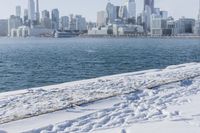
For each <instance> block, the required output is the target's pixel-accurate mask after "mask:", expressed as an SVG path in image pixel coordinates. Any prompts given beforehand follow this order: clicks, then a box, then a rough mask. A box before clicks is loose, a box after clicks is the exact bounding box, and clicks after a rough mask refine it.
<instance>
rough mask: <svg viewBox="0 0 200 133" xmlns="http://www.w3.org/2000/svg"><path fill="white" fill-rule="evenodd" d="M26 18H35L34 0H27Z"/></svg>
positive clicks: (33, 19)
mask: <svg viewBox="0 0 200 133" xmlns="http://www.w3.org/2000/svg"><path fill="white" fill-rule="evenodd" d="M28 19H29V20H30V21H31V22H33V21H35V20H36V18H35V2H34V0H28Z"/></svg>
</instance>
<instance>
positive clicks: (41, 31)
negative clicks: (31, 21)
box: [29, 26, 53, 37]
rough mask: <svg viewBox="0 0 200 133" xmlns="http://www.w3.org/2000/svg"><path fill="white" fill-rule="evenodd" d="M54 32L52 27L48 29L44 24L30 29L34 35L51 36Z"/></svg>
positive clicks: (30, 34)
mask: <svg viewBox="0 0 200 133" xmlns="http://www.w3.org/2000/svg"><path fill="white" fill-rule="evenodd" d="M52 33H53V30H52V29H47V28H44V27H42V26H36V27H34V28H31V29H30V31H29V36H34V37H42V36H51V35H52Z"/></svg>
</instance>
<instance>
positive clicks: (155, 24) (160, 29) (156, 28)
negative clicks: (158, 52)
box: [151, 14, 167, 36]
mask: <svg viewBox="0 0 200 133" xmlns="http://www.w3.org/2000/svg"><path fill="white" fill-rule="evenodd" d="M166 29H167V20H166V19H163V18H162V16H161V15H156V14H153V15H152V16H151V35H152V36H162V35H164V34H165V30H166Z"/></svg>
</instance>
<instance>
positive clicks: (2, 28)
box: [0, 19, 8, 36]
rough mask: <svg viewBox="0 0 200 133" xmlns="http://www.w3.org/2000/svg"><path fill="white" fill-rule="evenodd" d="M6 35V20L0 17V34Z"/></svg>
mask: <svg viewBox="0 0 200 133" xmlns="http://www.w3.org/2000/svg"><path fill="white" fill-rule="evenodd" d="M7 35H8V20H7V19H0V36H7Z"/></svg>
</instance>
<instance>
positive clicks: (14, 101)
mask: <svg viewBox="0 0 200 133" xmlns="http://www.w3.org/2000/svg"><path fill="white" fill-rule="evenodd" d="M199 76H200V63H195V62H194V63H187V64H180V65H172V66H168V67H166V68H165V69H153V70H146V71H138V72H133V73H125V74H119V75H111V76H106V77H100V78H95V79H88V80H82V81H75V82H67V83H63V84H58V85H52V86H44V87H37V88H31V89H25V90H20V91H13V92H6V93H0V110H1V111H2V112H4V113H3V114H0V124H3V123H8V122H11V121H16V120H21V119H24V118H30V117H34V116H39V115H42V114H46V113H51V112H55V111H59V110H63V109H68V108H71V107H76V106H81V105H84V104H88V103H91V102H95V101H98V100H102V99H106V98H110V97H114V96H120V95H124V94H129V93H133V92H136V91H137V90H145V89H152V88H155V87H158V86H161V85H166V84H169V83H174V82H178V81H181V80H184V79H190V78H194V77H199Z"/></svg>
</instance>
